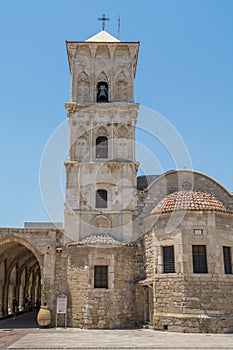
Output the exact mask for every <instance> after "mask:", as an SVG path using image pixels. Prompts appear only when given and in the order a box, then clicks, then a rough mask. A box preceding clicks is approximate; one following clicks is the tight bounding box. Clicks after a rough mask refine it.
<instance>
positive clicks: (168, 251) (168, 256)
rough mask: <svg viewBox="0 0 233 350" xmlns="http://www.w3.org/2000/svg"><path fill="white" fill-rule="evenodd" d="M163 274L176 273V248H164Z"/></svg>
mask: <svg viewBox="0 0 233 350" xmlns="http://www.w3.org/2000/svg"><path fill="white" fill-rule="evenodd" d="M163 272H164V273H171V272H172V273H173V272H175V258H174V246H173V245H172V246H165V247H163Z"/></svg>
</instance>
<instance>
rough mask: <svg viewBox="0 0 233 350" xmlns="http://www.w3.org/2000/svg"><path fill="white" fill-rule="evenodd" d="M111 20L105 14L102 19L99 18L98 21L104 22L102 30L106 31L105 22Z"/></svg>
mask: <svg viewBox="0 0 233 350" xmlns="http://www.w3.org/2000/svg"><path fill="white" fill-rule="evenodd" d="M109 20H110V18H109V17H106V15H105V14H103V15H102V17H98V21H102V29H103V30H104V28H105V24H106V23H105V22H106V21H109Z"/></svg>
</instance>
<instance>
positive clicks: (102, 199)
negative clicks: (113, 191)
mask: <svg viewBox="0 0 233 350" xmlns="http://www.w3.org/2000/svg"><path fill="white" fill-rule="evenodd" d="M107 205H108V193H107V191H106V190H103V189H101V190H97V191H96V198H95V207H96V208H107Z"/></svg>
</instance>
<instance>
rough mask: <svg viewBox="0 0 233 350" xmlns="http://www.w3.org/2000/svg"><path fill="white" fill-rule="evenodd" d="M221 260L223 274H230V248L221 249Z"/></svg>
mask: <svg viewBox="0 0 233 350" xmlns="http://www.w3.org/2000/svg"><path fill="white" fill-rule="evenodd" d="M223 260H224V271H225V274H227V275H230V274H232V259H231V247H223Z"/></svg>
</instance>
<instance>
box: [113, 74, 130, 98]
mask: <svg viewBox="0 0 233 350" xmlns="http://www.w3.org/2000/svg"><path fill="white" fill-rule="evenodd" d="M115 99H116V101H118V102H126V101H127V100H128V81H127V78H126V75H125V73H124V72H123V71H121V72H120V73H119V74H118V75H117V76H116V88H115Z"/></svg>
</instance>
